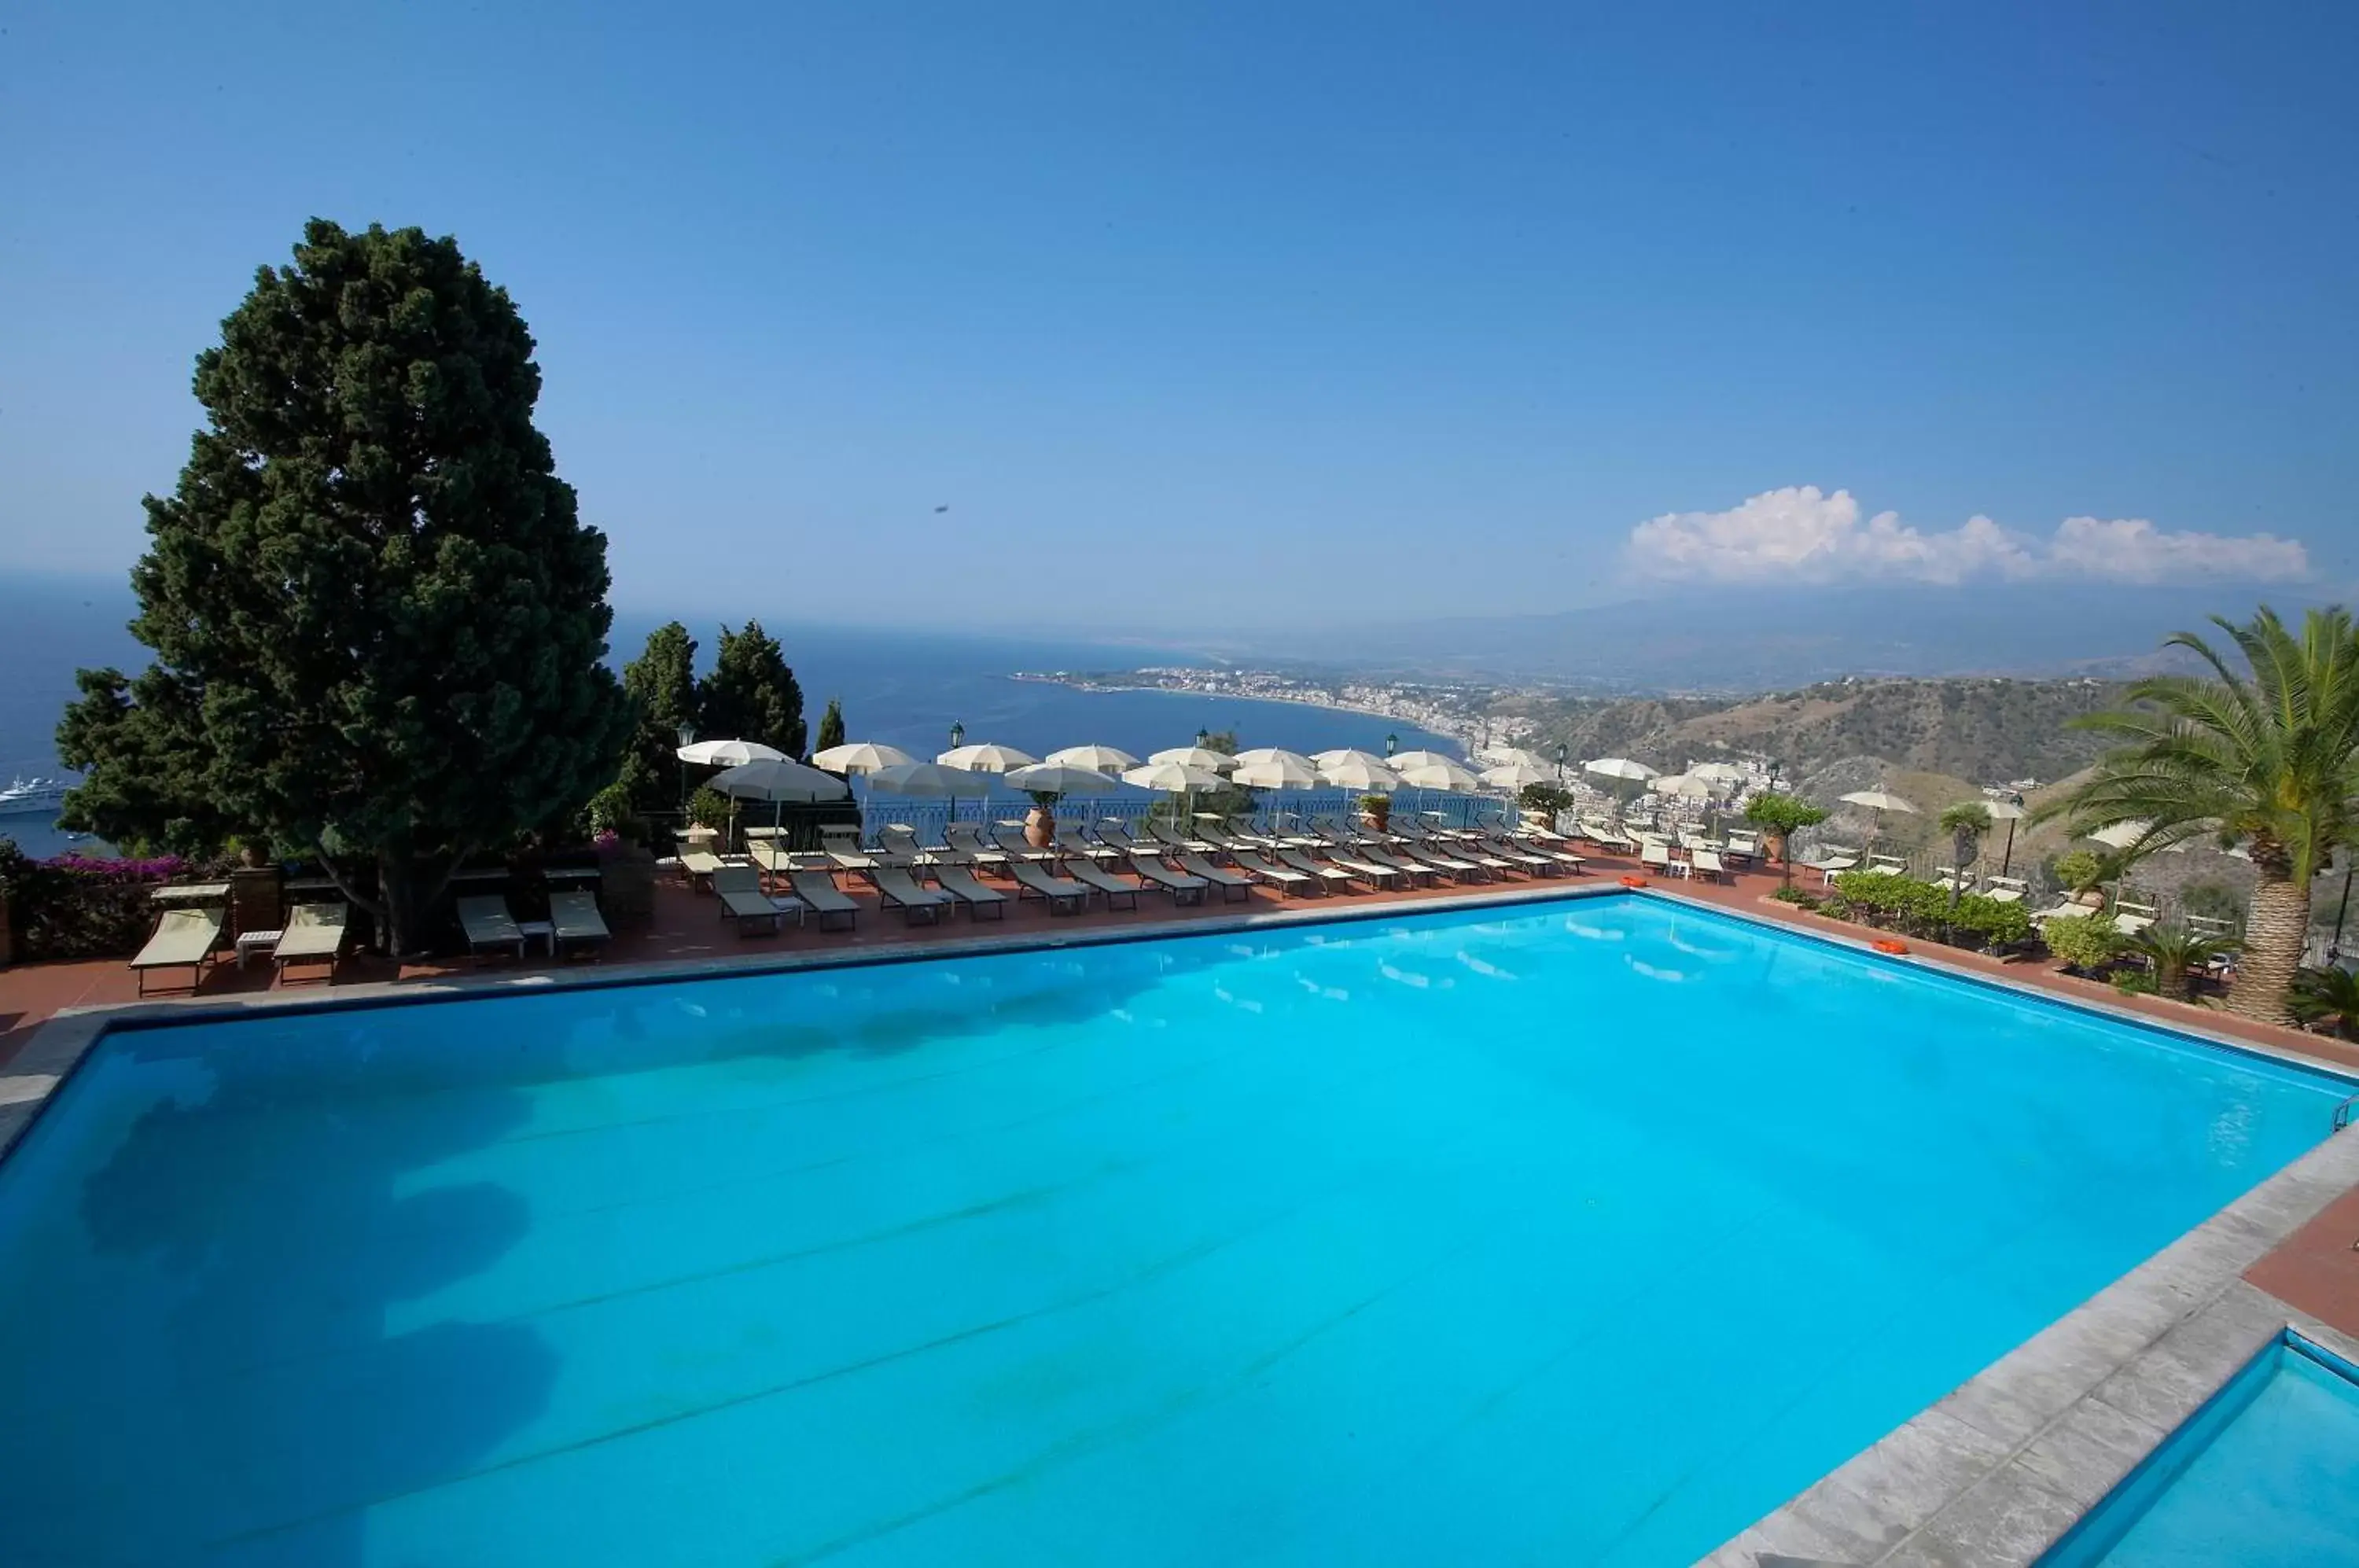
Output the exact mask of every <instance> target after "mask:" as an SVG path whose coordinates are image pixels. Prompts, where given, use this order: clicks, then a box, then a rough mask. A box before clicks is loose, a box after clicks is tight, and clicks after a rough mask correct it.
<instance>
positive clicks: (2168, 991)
mask: <svg viewBox="0 0 2359 1568" xmlns="http://www.w3.org/2000/svg"><path fill="white" fill-rule="evenodd" d="M2130 945H2131V946H2132V947H2134V948H2136V950H2137V951H2138V952H2139V953H2144V954H2145V955H2146V958H2147V962H2148V963H2150V964H2153V965H2154V989H2155V994H2156V995H2158V996H2169V997H2170V998H2172V999H2173V1000H2174V1001H2180V1002H2183V1001H2185V1000H2187V996H2188V990H2187V977H2188V975H2190V974H2192V973H2193V972H2194V971H2196V970H2198V969H2201V968H2202V967H2203V966H2204V965H2205V964H2209V963H2211V962H2212V960H2213V959H2215V958H2217V957H2219V956H2220V955H2221V954H2222V953H2225V952H2227V951H2228V950H2229V948H2230V947H2231V946H2233V945H2234V944H2233V943H2231V942H2223V941H2222V940H2221V939H2220V938H2218V937H2216V936H2204V935H2202V934H2201V933H2200V932H2197V931H2190V930H2188V929H2187V928H2186V927H2185V926H2182V925H2177V924H2173V925H2162V926H2148V927H2147V929H2146V930H2145V931H2140V932H2139V933H2138V934H2137V935H2136V937H2134V938H2132V939H2131V941H2130Z"/></svg>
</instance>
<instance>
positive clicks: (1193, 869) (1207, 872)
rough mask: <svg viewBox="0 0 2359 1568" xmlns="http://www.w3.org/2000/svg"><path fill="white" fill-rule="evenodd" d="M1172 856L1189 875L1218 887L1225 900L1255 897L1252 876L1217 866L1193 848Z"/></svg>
mask: <svg viewBox="0 0 2359 1568" xmlns="http://www.w3.org/2000/svg"><path fill="white" fill-rule="evenodd" d="M1172 858H1174V859H1176V860H1178V861H1179V862H1180V870H1182V871H1185V872H1186V873H1188V875H1189V876H1190V877H1196V878H1197V879H1199V880H1200V881H1204V882H1209V883H1211V884H1212V886H1213V887H1218V888H1219V889H1220V890H1221V898H1222V900H1223V902H1228V901H1231V900H1233V899H1235V898H1252V897H1253V878H1252V877H1245V876H1240V875H1239V874H1238V873H1236V872H1234V871H1231V870H1230V869H1229V868H1228V867H1226V866H1215V865H1213V864H1212V862H1211V861H1209V860H1207V859H1205V858H1204V857H1203V856H1202V855H1198V854H1197V853H1196V852H1195V851H1193V850H1188V849H1183V850H1181V851H1180V853H1179V854H1178V855H1175V856H1173V857H1172Z"/></svg>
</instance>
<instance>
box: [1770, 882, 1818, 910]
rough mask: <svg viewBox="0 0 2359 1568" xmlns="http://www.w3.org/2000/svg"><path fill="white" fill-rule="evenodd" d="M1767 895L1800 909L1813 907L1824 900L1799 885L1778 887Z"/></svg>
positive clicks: (1816, 906)
mask: <svg viewBox="0 0 2359 1568" xmlns="http://www.w3.org/2000/svg"><path fill="white" fill-rule="evenodd" d="M1769 896H1770V897H1771V898H1775V899H1777V902H1779V903H1781V904H1791V905H1793V906H1794V907H1795V908H1797V909H1817V908H1819V907H1820V906H1821V904H1823V903H1824V902H1825V900H1824V899H1822V898H1820V897H1819V896H1818V895H1817V894H1816V893H1810V892H1805V891H1804V890H1803V889H1801V888H1799V887H1780V888H1778V889H1777V891H1776V892H1774V893H1772V894H1770V895H1769Z"/></svg>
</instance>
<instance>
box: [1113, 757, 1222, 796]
mask: <svg viewBox="0 0 2359 1568" xmlns="http://www.w3.org/2000/svg"><path fill="white" fill-rule="evenodd" d="M1122 781H1123V782H1124V783H1125V784H1128V785H1130V786H1132V787H1133V788H1135V789H1152V790H1154V791H1155V792H1156V793H1157V794H1158V795H1180V794H1185V793H1187V792H1189V791H1190V790H1195V789H1220V788H1222V787H1223V785H1224V784H1225V783H1226V782H1227V780H1226V779H1223V778H1222V777H1221V776H1220V775H1219V774H1217V773H1215V772H1213V771H1212V769H1211V768H1190V767H1189V766H1188V765H1187V764H1186V763H1184V762H1142V763H1140V764H1139V765H1138V766H1137V767H1136V768H1125V769H1124V770H1123V775H1122Z"/></svg>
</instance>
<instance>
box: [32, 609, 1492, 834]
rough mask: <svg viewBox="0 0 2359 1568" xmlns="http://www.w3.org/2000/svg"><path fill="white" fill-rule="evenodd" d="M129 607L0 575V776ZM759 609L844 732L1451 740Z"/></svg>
mask: <svg viewBox="0 0 2359 1568" xmlns="http://www.w3.org/2000/svg"><path fill="white" fill-rule="evenodd" d="M131 614H132V604H131V600H130V597H129V595H128V593H126V592H125V591H124V590H121V589H118V588H113V587H109V586H104V585H100V586H93V585H92V584H91V583H60V582H40V581H30V582H28V581H26V580H22V579H19V580H16V581H14V582H0V670H5V671H6V672H7V673H6V675H5V678H0V781H5V780H7V779H14V778H16V777H18V776H20V775H23V776H31V775H47V774H53V773H55V772H57V771H58V763H57V756H56V753H55V751H54V750H53V748H52V742H53V739H54V736H55V734H56V730H57V722H58V715H59V713H60V712H61V711H62V710H63V709H64V707H65V705H66V704H67V703H68V702H71V700H72V698H73V694H74V671H75V670H77V669H82V668H97V667H100V666H104V665H114V666H117V667H120V668H124V669H132V668H136V667H137V666H138V665H139V664H141V663H143V662H145V659H146V654H147V650H146V649H145V648H142V647H140V646H139V644H137V643H136V642H135V641H133V640H132V638H131V637H130V635H129V634H128V633H127V632H125V630H124V624H125V622H126V621H127V620H129V619H130V616H131ZM669 618H670V617H669V616H665V615H644V614H641V615H632V614H626V613H617V615H615V617H614V639H613V642H614V654H613V657H614V662H615V663H616V664H618V665H619V664H622V663H624V662H625V661H627V660H628V659H633V658H636V656H637V654H638V651H639V649H640V648H642V647H643V646H644V645H645V643H646V641H647V633H648V632H650V631H652V630H653V629H654V628H655V627H656V626H658V625H660V624H661V623H662V622H663V621H665V620H667V619H669ZM680 619H682V620H684V621H687V622H688V623H689V626H690V630H691V631H692V632H693V633H694V635H695V637H696V639H697V652H698V657H699V659H700V661H701V662H705V663H709V662H710V660H711V659H712V652H713V648H714V646H715V644H716V643H717V642H718V641H719V637H720V627H719V623H718V622H717V621H716V622H713V623H711V624H703V623H700V622H698V621H696V620H695V619H694V618H693V617H691V616H690V615H681V616H680ZM763 625H764V626H765V627H766V629H767V630H768V631H769V632H770V633H771V635H773V636H775V637H777V638H778V639H779V641H780V642H781V643H783V644H784V645H785V648H786V653H787V659H788V663H789V664H791V665H792V666H793V667H794V670H795V675H796V679H797V680H798V681H799V682H800V683H801V685H802V689H803V711H804V713H805V715H806V717H807V718H808V719H809V721H810V724H811V725H812V726H813V727H814V728H816V727H817V726H818V724H819V715H820V713H821V711H822V710H823V709H824V708H825V707H826V705H827V700H828V699H829V698H830V697H840V698H842V699H843V712H844V723H845V725H846V728H847V732H848V733H849V735H851V737H852V738H853V739H854V740H875V741H885V742H888V743H890V744H891V745H894V746H900V747H901V748H902V749H903V750H905V751H908V752H910V753H912V754H914V755H917V756H919V757H932V756H933V755H934V754H935V753H936V752H939V751H941V750H943V749H945V748H946V747H947V746H949V745H950V728H951V724H962V725H964V726H965V732H966V738H967V739H968V740H969V741H998V742H1000V743H1002V744H1004V745H1007V746H1016V747H1018V748H1020V749H1022V750H1025V751H1028V752H1031V753H1032V754H1033V755H1034V756H1036V757H1037V756H1043V755H1045V754H1047V753H1048V752H1049V751H1052V750H1054V749H1056V748H1057V747H1059V746H1076V745H1081V744H1083V743H1085V742H1093V741H1094V742H1099V743H1102V744H1103V745H1107V746H1120V747H1121V748H1122V749H1124V750H1125V751H1128V752H1132V753H1135V754H1136V755H1138V756H1141V757H1144V756H1146V755H1147V753H1149V752H1152V751H1159V750H1161V749H1162V748H1163V747H1165V746H1184V745H1187V744H1189V743H1190V742H1191V741H1193V740H1194V739H1195V736H1196V732H1197V731H1198V730H1200V729H1211V730H1233V731H1234V732H1235V733H1236V735H1237V737H1238V742H1239V744H1240V745H1242V746H1287V747H1289V748H1291V749H1292V750H1295V751H1299V752H1305V753H1308V752H1313V751H1321V750H1324V749H1326V748H1328V747H1330V746H1360V747H1362V748H1364V749H1367V750H1372V751H1376V752H1381V751H1383V750H1384V748H1385V741H1386V737H1387V736H1389V735H1397V736H1398V737H1399V739H1400V746H1401V749H1403V750H1408V749H1410V748H1411V747H1416V746H1430V747H1431V748H1433V749H1434V750H1437V751H1449V752H1452V753H1455V752H1457V751H1459V749H1460V747H1459V746H1457V745H1456V743H1454V742H1451V741H1449V740H1446V739H1444V738H1443V737H1441V736H1439V735H1432V734H1430V733H1429V732H1427V731H1424V730H1421V729H1418V728H1416V727H1414V726H1411V725H1407V724H1401V723H1400V722H1399V721H1397V720H1393V719H1385V718H1378V717H1375V716H1372V715H1369V714H1364V713H1339V712H1336V711H1334V710H1332V709H1325V708H1314V707H1309V706H1305V705H1302V704H1299V703H1292V702H1250V701H1245V700H1243V699H1232V698H1223V697H1204V696H1195V695H1190V694H1188V693H1182V692H1167V691H1077V690H1075V689H1073V688H1071V687H1069V686H1060V685H1055V684H1051V683H1049V682H1045V681H1017V680H1015V679H1013V676H1014V675H1015V674H1016V671H1018V670H1128V669H1136V668H1137V667H1140V666H1142V665H1150V664H1159V665H1180V664H1193V663H1199V662H1201V660H1200V659H1196V658H1195V657H1193V656H1192V655H1190V654H1189V653H1188V652H1186V651H1185V650H1182V649H1178V648H1165V647H1156V646H1151V645H1148V644H1144V643H1123V644H1108V643H1092V642H1085V641H1055V640H1048V639H1017V638H1010V637H982V636H952V635H944V634H939V633H924V632H909V631H899V630H887V629H882V628H853V627H843V626H810V625H798V624H797V623H796V622H795V621H793V620H792V619H791V618H790V617H788V616H779V617H777V618H776V619H765V621H764V622H763ZM0 836H6V837H11V838H14V839H16V842H17V843H18V844H19V845H20V846H22V847H23V848H24V849H25V850H26V851H27V853H29V854H33V855H54V854H58V853H60V852H61V851H63V850H66V849H69V848H80V849H82V850H85V851H88V850H91V849H92V847H93V845H92V843H91V841H89V840H82V841H80V842H79V843H77V842H75V841H73V840H71V839H69V838H68V836H67V835H65V834H63V833H58V832H57V831H56V830H55V829H54V828H53V827H52V826H51V825H50V823H49V822H48V820H47V819H45V818H39V817H15V818H0Z"/></svg>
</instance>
